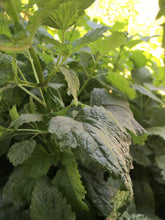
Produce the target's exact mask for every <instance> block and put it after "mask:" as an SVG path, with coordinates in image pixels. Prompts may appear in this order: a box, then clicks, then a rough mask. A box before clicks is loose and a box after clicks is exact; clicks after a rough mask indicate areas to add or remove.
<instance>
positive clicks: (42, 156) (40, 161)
mask: <svg viewBox="0 0 165 220" xmlns="http://www.w3.org/2000/svg"><path fill="white" fill-rule="evenodd" d="M53 162H54V163H55V161H52V157H51V156H49V155H48V153H47V152H46V150H45V149H44V147H43V146H42V145H39V144H38V145H37V146H36V148H35V150H34V152H33V153H32V154H31V155H30V156H29V158H28V160H26V161H25V162H24V164H23V165H22V169H23V171H24V172H25V174H27V175H28V176H30V177H33V178H37V177H41V176H44V175H46V174H47V172H48V170H49V168H50V166H51V165H52V164H53Z"/></svg>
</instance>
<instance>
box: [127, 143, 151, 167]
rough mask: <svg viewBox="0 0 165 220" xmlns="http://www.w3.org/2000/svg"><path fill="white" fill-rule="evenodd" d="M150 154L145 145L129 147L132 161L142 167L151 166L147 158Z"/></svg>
mask: <svg viewBox="0 0 165 220" xmlns="http://www.w3.org/2000/svg"><path fill="white" fill-rule="evenodd" d="M152 153H153V152H152V150H151V149H150V148H148V147H147V146H146V145H143V146H142V145H132V146H131V147H130V154H131V156H132V158H133V160H134V161H135V162H136V163H137V164H139V165H142V166H144V167H149V166H150V165H151V164H152V162H151V160H150V158H149V156H150V155H152Z"/></svg>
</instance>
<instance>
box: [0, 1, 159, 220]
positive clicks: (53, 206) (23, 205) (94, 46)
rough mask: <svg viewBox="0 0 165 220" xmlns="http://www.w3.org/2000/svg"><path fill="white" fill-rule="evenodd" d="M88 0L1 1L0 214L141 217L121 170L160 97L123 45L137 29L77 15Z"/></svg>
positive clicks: (140, 57)
mask: <svg viewBox="0 0 165 220" xmlns="http://www.w3.org/2000/svg"><path fill="white" fill-rule="evenodd" d="M92 3H93V0H91V1H86V0H85V1H82V0H78V1H77V0H65V1H61V0H48V1H46V2H45V1H43V0H38V1H37V0H29V1H18V0H7V1H5V0H0V27H1V28H0V79H1V82H0V111H1V114H0V155H1V157H0V163H1V171H0V175H1V180H0V187H1V191H0V218H1V219H20V220H21V219H32V220H39V219H40V220H45V219H50V220H54V219H59V220H61V219H64V220H65V219H67V220H68V219H70V220H74V219H78V220H79V219H80V220H81V219H89V220H92V219H94V220H95V219H106V218H107V219H119V218H120V219H125V218H126V219H148V218H147V217H144V216H143V215H142V214H145V212H143V211H144V210H142V209H140V208H139V206H138V205H137V203H136V201H138V199H137V200H136V201H135V203H136V204H134V194H133V190H134V189H133V187H132V180H131V178H132V179H133V181H134V182H136V181H135V180H134V178H133V177H132V175H130V170H131V169H133V168H134V166H133V160H134V163H137V164H138V162H139V160H138V159H139V158H138V156H137V154H136V151H137V148H138V146H141V145H142V144H144V140H145V139H146V138H147V131H146V130H145V129H144V128H143V127H145V128H148V127H149V126H150V124H147V123H146V120H145V117H146V115H145V114H146V112H147V104H146V102H147V103H151V104H153V103H154V105H156V106H157V108H158V109H161V107H162V104H163V99H162V97H158V95H157V94H155V93H154V92H152V91H150V90H149V88H148V87H149V86H148V87H146V86H145V85H144V83H146V81H145V80H146V79H147V80H149V81H147V82H150V84H151V85H152V80H153V78H152V77H151V75H150V73H148V72H147V70H146V69H145V66H146V65H147V59H146V58H145V55H144V54H143V51H133V50H132V48H133V47H134V46H135V45H136V44H138V43H140V42H142V41H144V40H146V38H145V39H143V38H140V39H138V40H137V39H134V38H133V36H128V35H127V33H125V32H121V31H117V30H116V29H113V28H110V27H107V26H105V25H101V24H97V23H94V22H91V21H90V20H89V19H88V17H87V16H84V17H81V16H82V15H83V13H84V10H85V9H86V8H87V7H89V6H90V5H91V4H92ZM82 27H83V28H84V30H85V32H86V33H85V34H84V35H83V36H81V35H80V30H81V28H82ZM104 33H105V34H104ZM57 36H58V39H57ZM148 39H149V38H148ZM126 70H127V71H126ZM128 71H130V72H132V75H131V76H127V72H128ZM139 72H140V73H142V74H141V75H143V76H145V79H144V78H142V77H141V75H140V74H139ZM146 72H147V73H146ZM126 77H127V78H126ZM139 106H140V107H139ZM130 107H131V108H130ZM131 109H132V110H131ZM144 109H145V110H146V111H143V114H142V115H141V117H139V111H140V110H144ZM133 112H134V114H135V116H136V118H137V120H138V121H139V122H140V123H141V124H142V125H143V127H142V126H141V125H140V124H139V123H138V122H137V121H136V120H135V118H134V116H133ZM153 114H154V113H153V112H151V115H150V117H151V119H152V116H153ZM162 114H163V113H162ZM151 124H152V123H151ZM152 132H153V130H152ZM150 134H152V133H151V131H150ZM154 134H156V133H154ZM131 143H132V145H133V146H134V148H133V147H132V148H131V149H133V150H131V154H130V149H129V147H130V145H131ZM145 146H146V145H145ZM144 149H145V148H144ZM141 153H142V154H143V152H141ZM152 154H153V152H152ZM132 157H133V159H132ZM146 157H148V155H147V156H146ZM155 161H159V159H157V158H156V159H155ZM141 165H144V163H143V162H142V164H141ZM144 166H145V165H144ZM155 167H156V168H161V167H162V164H161V163H157V164H156V165H155ZM135 168H137V166H136V167H135ZM135 171H136V169H135ZM135 184H136V183H135ZM147 184H149V183H148V182H147ZM162 184H163V183H162ZM147 186H148V185H147ZM134 191H135V190H134ZM151 191H152V190H151ZM135 195H136V194H135ZM135 205H136V206H137V208H138V209H137V210H138V212H139V213H142V214H138V215H136V214H132V213H135V212H136V207H135ZM152 209H153V206H152ZM131 214H132V215H131ZM147 214H148V213H147ZM152 214H153V216H154V217H155V214H154V213H152Z"/></svg>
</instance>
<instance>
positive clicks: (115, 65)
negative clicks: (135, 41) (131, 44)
mask: <svg viewBox="0 0 165 220" xmlns="http://www.w3.org/2000/svg"><path fill="white" fill-rule="evenodd" d="M123 47H124V46H123V45H122V46H121V47H120V51H119V53H118V56H117V59H116V62H115V63H114V68H113V72H116V70H117V69H118V64H119V61H120V57H121V53H122V50H123Z"/></svg>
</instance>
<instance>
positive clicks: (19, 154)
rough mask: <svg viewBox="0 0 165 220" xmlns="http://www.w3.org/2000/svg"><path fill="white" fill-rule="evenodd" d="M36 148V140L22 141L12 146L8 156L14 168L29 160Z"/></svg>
mask: <svg viewBox="0 0 165 220" xmlns="http://www.w3.org/2000/svg"><path fill="white" fill-rule="evenodd" d="M35 147H36V142H35V141H34V140H26V141H21V142H18V143H15V144H14V145H12V146H11V148H10V150H9V152H8V155H7V156H8V157H9V160H10V162H11V163H12V164H13V165H14V166H17V165H18V164H22V163H23V162H24V161H26V160H27V159H28V158H29V156H30V155H31V154H32V153H33V151H34V149H35Z"/></svg>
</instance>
